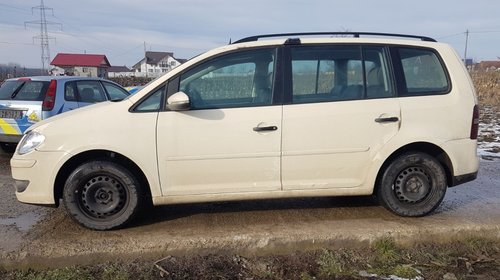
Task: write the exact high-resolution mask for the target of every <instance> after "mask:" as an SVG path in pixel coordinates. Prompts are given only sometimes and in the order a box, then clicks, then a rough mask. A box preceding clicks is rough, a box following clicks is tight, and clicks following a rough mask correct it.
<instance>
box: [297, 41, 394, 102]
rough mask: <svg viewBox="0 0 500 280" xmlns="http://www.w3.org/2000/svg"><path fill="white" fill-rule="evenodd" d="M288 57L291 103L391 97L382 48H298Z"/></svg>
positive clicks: (349, 46)
mask: <svg viewBox="0 0 500 280" xmlns="http://www.w3.org/2000/svg"><path fill="white" fill-rule="evenodd" d="M291 58H292V63H291V64H292V96H293V97H292V102H293V103H310V102H325V101H338V100H357V99H364V98H380V97H389V96H393V95H394V90H393V89H392V85H391V83H390V81H391V79H390V75H389V71H388V64H387V59H386V54H385V50H384V47H378V46H359V45H358V46H356V45H344V46H312V47H311V46H308V47H303V46H301V47H295V48H292V49H291Z"/></svg>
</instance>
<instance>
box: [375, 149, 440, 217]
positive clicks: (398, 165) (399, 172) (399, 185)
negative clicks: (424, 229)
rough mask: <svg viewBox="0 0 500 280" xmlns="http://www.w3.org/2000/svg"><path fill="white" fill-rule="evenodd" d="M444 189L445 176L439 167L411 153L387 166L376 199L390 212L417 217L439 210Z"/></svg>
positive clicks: (426, 156) (418, 153)
mask: <svg viewBox="0 0 500 280" xmlns="http://www.w3.org/2000/svg"><path fill="white" fill-rule="evenodd" d="M446 188H447V182H446V174H445V171H444V169H443V167H442V166H441V164H440V163H439V162H438V161H437V160H436V159H435V158H434V157H432V156H430V155H428V154H425V153H420V152H411V153H406V154H402V155H400V156H398V157H397V158H395V159H394V160H393V161H392V162H391V163H390V164H389V165H388V166H387V168H386V169H385V170H384V173H383V175H382V179H381V180H380V185H379V188H378V194H377V195H378V197H379V200H380V202H381V204H382V205H383V206H384V207H385V208H387V209H389V210H390V211H392V212H394V213H396V214H398V215H400V216H405V217H418V216H424V215H427V214H429V213H431V212H432V211H434V210H435V209H436V208H437V207H438V206H439V204H440V203H441V201H442V200H443V198H444V196H445V193H446Z"/></svg>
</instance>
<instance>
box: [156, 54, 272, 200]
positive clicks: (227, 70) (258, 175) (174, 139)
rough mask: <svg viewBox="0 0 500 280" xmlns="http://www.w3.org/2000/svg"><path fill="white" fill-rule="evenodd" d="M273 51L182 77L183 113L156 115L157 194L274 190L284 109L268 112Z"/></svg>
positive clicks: (225, 60)
mask: <svg viewBox="0 0 500 280" xmlns="http://www.w3.org/2000/svg"><path fill="white" fill-rule="evenodd" d="M275 57H276V55H275V50H274V49H258V50H250V51H245V52H238V53H232V54H226V55H223V56H220V57H217V58H215V59H211V60H209V61H207V62H204V63H201V64H198V65H196V66H194V67H192V68H190V69H188V70H187V71H185V72H184V73H182V74H181V75H180V78H179V79H180V82H179V91H182V92H184V93H186V94H187V95H188V96H189V98H190V109H189V110H187V111H165V112H160V113H159V117H158V126H157V146H158V166H159V173H160V174H159V175H160V180H161V187H162V192H163V195H196V194H223V193H241V192H260V191H273V190H277V191H278V190H280V188H281V181H280V169H281V165H280V150H281V115H282V106H273V73H274V68H275V61H276V59H275Z"/></svg>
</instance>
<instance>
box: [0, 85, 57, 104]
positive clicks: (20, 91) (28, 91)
mask: <svg viewBox="0 0 500 280" xmlns="http://www.w3.org/2000/svg"><path fill="white" fill-rule="evenodd" d="M48 86H49V82H44V81H26V80H14V81H6V82H4V83H3V84H2V85H1V86H0V99H1V100H25V101H43V99H44V98H45V92H46V91H47V87H48Z"/></svg>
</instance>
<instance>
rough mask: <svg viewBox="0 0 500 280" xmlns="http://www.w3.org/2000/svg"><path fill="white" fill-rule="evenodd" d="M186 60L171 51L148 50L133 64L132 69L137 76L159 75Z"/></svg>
mask: <svg viewBox="0 0 500 280" xmlns="http://www.w3.org/2000/svg"><path fill="white" fill-rule="evenodd" d="M186 61H187V60H186V59H180V58H175V57H174V54H173V53H171V52H151V51H150V52H146V55H145V57H144V58H143V59H141V60H140V61H139V62H137V63H136V64H135V65H134V66H132V69H133V70H134V71H135V75H136V76H142V77H144V76H147V77H159V76H161V75H163V74H165V73H167V72H168V71H170V70H172V69H174V68H175V67H177V66H179V65H181V64H182V63H184V62H186ZM139 73H140V74H139Z"/></svg>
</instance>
